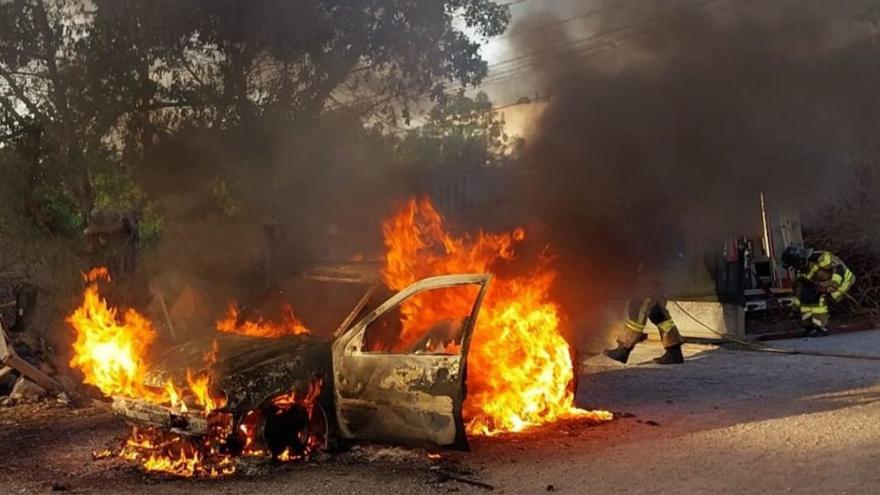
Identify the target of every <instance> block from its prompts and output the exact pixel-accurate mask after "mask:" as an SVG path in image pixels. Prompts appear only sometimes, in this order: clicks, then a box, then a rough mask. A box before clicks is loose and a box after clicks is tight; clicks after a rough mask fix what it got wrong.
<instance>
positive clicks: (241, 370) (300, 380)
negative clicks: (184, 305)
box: [147, 335, 333, 413]
mask: <svg viewBox="0 0 880 495" xmlns="http://www.w3.org/2000/svg"><path fill="white" fill-rule="evenodd" d="M215 340H216V341H217V344H218V349H219V353H218V356H217V362H216V363H215V365H214V370H213V373H214V376H215V377H216V383H217V386H218V387H219V389H220V390H219V391H222V392H223V393H224V394H225V395H226V400H227V404H226V407H224V409H225V410H228V411H230V412H234V413H243V412H246V411H249V410H251V409H255V408H257V407H259V406H260V405H261V404H262V403H263V402H264V401H265V400H266V399H268V398H270V397H274V396H276V395H278V394H280V393H284V392H288V391H291V390H302V391H303V392H305V391H307V390H308V388H309V385H310V384H311V381H312V378H313V377H314V376H316V375H321V376H323V377H324V386H323V389H322V394H321V397H322V399H321V401H322V402H323V400H324V399H325V398H326V399H327V400H328V402H327V403H328V404H329V403H332V393H331V392H330V391H331V390H332V387H333V383H332V376H331V371H332V366H331V350H330V345H331V344H330V342H327V341H324V340H320V339H316V338H312V337H309V336H290V337H284V338H279V339H265V338H259V337H245V336H239V335H221V336H217V337H216V338H213V339H206V340H201V341H193V342H188V343H186V344H181V345H179V346H175V347H173V348H171V349H169V350H168V351H167V353H166V354H165V356H164V358H163V359H160V360H159V361H158V362H157V364H156V365H155V366H153V367H152V371H151V373H150V375H149V376H148V377H147V384H148V385H152V386H155V387H162V386H164V384H165V382H166V381H167V380H168V379H169V378H171V379H173V380H174V382H175V383H186V370H187V369H191V370H199V369H201V368H203V367H204V366H205V364H204V355H205V353H206V352H208V351H210V349H211V346H212V344H213V342H214V341H215Z"/></svg>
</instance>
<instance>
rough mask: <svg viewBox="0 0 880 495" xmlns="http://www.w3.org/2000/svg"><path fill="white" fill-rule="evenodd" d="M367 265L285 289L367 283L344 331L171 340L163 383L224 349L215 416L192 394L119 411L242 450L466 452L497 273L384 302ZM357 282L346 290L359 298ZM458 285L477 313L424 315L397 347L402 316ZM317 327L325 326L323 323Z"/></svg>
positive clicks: (324, 272) (321, 269)
mask: <svg viewBox="0 0 880 495" xmlns="http://www.w3.org/2000/svg"><path fill="white" fill-rule="evenodd" d="M366 268H367V270H365V269H363V268H360V269H358V268H357V267H356V266H354V265H349V266H340V265H335V266H316V267H311V268H310V269H309V270H307V271H306V272H305V273H303V275H302V276H301V277H297V279H296V280H293V281H288V282H287V284H286V285H287V287H286V288H277V289H276V290H275V291H274V294H275V295H276V296H279V297H280V296H289V294H290V292H291V289H290V287H291V286H294V285H298V286H299V287H297V289H298V290H296V292H298V293H300V294H302V293H303V286H308V285H309V284H308V282H311V283H313V284H314V285H315V286H317V287H318V289H317V292H316V293H315V294H318V293H323V294H326V293H327V291H328V290H329V289H330V286H338V285H340V284H342V285H349V286H352V287H351V288H359V289H361V290H362V291H363V292H362V294H361V296H360V298H359V300H358V301H357V302H356V303H355V305H354V307H353V308H352V309H351V310H350V311H349V312H348V314H347V316H344V317H343V318H341V322H340V323H339V324H338V325H337V326H336V327H335V328H334V329H331V328H321V329H315V330H310V331H308V333H305V332H301V333H300V334H291V335H287V336H283V337H280V338H265V337H262V336H257V335H254V334H253V332H251V333H252V334H251V335H247V334H245V335H241V334H233V333H225V334H221V335H217V336H213V337H211V338H209V339H207V340H198V341H193V342H188V343H185V344H182V345H179V346H175V347H171V348H169V349H168V350H167V351H166V352H165V353H164V355H163V356H162V357H159V358H158V359H157V360H156V361H155V362H154V363H153V365H152V366H151V372H150V373H149V374H148V375H147V376H146V380H145V382H146V384H147V385H149V386H153V387H155V388H157V389H159V388H161V387H163V386H165V385H164V384H166V383H175V382H176V383H186V382H188V381H189V382H192V381H193V380H192V376H191V375H192V372H191V371H189V370H193V369H198V368H199V365H200V363H202V362H204V360H205V358H204V356H205V354H206V353H210V352H211V350H212V347H213V349H214V356H213V357H212V359H211V361H212V365H213V370H212V373H213V376H214V380H213V383H212V387H213V388H214V390H211V391H210V395H211V396H214V397H220V398H221V399H220V400H219V402H220V403H221V404H222V405H218V407H216V408H211V410H210V413H209V414H205V412H206V411H205V408H204V407H202V408H199V407H198V404H196V403H193V402H192V401H187V400H186V399H185V398H183V397H181V398H180V400H179V401H177V403H176V404H173V405H161V404H156V403H154V402H152V401H148V400H146V399H135V398H130V397H122V396H117V397H115V398H114V402H113V409H114V411H115V412H116V413H118V414H120V415H121V416H123V417H125V418H126V419H127V420H129V421H131V422H133V423H136V424H140V425H143V426H146V427H152V428H162V429H165V430H167V431H168V432H172V433H174V434H177V435H184V436H188V437H195V438H198V437H206V436H211V435H216V434H217V433H218V432H220V433H221V434H225V438H218V439H216V440H217V441H218V442H219V443H221V444H222V446H223V449H224V450H226V451H229V452H231V453H233V454H237V455H241V454H248V453H255V452H265V453H268V454H271V455H272V456H273V457H279V456H291V455H294V456H302V455H304V454H306V453H307V452H308V451H309V450H310V449H312V448H314V447H316V446H327V444H328V443H329V442H330V441H331V439H333V440H342V441H346V440H352V441H382V442H391V443H399V444H405V445H417V446H428V447H447V448H456V449H463V448H466V447H467V436H466V432H465V424H464V420H463V418H462V406H463V402H464V398H465V376H466V372H465V370H466V366H467V349H468V346H469V342H470V337H471V333H472V331H473V328H474V322H475V321H476V317H477V313H478V311H479V309H480V304H481V302H482V299H483V297H484V295H485V293H486V289H487V285H488V283H489V280H490V279H491V276H490V275H485V274H476V275H446V276H438V277H430V278H426V279H423V280H421V281H419V282H416V283H414V284H412V285H410V286H409V287H407V288H405V289H403V290H401V291H399V292H397V293H396V294H394V295H392V296H390V297H389V298H387V299H384V300H383V298H380V297H379V292H380V289H379V287H380V286H379V284H378V283H377V282H378V277H377V276H376V275H374V274H375V273H376V272H375V271H373V272H372V273H370V271H369V267H366ZM304 283H305V284H304ZM351 288H349V289H348V290H346V291H344V292H347V293H351V292H352V290H351ZM336 292H342V291H341V290H337V291H336ZM450 292H455V293H456V296H458V295H461V294H462V293H467V294H468V295H469V296H471V298H472V301H471V307H470V309H469V311H468V312H467V313H465V314H457V313H452V314H445V315H441V314H436V315H434V317H433V319H430V320H422V321H420V322H419V324H420V325H422V327H421V328H420V329H419V330H420V335H419V338H418V339H416V341H415V342H414V343H413V344H410V345H407V346H406V347H405V348H404V347H400V346H398V345H397V344H398V343H397V342H396V341H395V338H397V337H398V336H399V335H400V330H401V327H400V325H401V322H406V321H407V319H406V316H404V315H405V313H406V310H407V309H408V308H412V307H414V306H416V307H422V306H423V303H424V301H426V300H428V299H437V298H444V297H450V295H451V294H450ZM269 299H271V297H270V298H269ZM377 299H379V301H381V303H379V304H376V303H377V302H379V301H377ZM299 300H300V301H302V300H301V299H299ZM316 302H317V301H316ZM264 305H265V304H264ZM300 306H302V304H300ZM303 307H305V306H303ZM309 307H310V308H312V309H316V307H317V306H316V305H310V306H309ZM402 310H403V311H402ZM305 312H306V313H308V310H307V309H306V310H305ZM253 313H259V309H253V310H251V315H250V316H251V318H253ZM314 313H315V314H318V313H324V314H326V310H320V311H314ZM343 314H344V313H343ZM244 315H246V313H244V312H242V313H241V314H240V316H244ZM315 320H317V319H315ZM325 320H326V319H325ZM246 321H247V319H244V318H243V319H242V323H244V322H246ZM308 326H309V328H310V329H311V328H313V327H314V325H313V323H312V322H309V325H308ZM408 330H410V332H412V331H413V330H412V329H408ZM328 334H329V335H330V336H331V338H326V335H328ZM322 335H325V337H323V338H322ZM187 374H189V375H190V376H187ZM191 388H192V387H191ZM187 402H190V404H189V405H187Z"/></svg>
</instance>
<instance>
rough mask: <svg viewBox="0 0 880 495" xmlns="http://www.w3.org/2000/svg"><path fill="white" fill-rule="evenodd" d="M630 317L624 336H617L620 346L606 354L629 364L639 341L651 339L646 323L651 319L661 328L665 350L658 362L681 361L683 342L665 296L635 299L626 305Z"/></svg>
mask: <svg viewBox="0 0 880 495" xmlns="http://www.w3.org/2000/svg"><path fill="white" fill-rule="evenodd" d="M626 313H627V318H626V325H625V327H626V328H625V329H624V333H623V335H621V336H620V337H618V339H617V347H615V348H614V349H611V350H607V351H605V355H606V356H608V357H610V358H611V359H614V360H615V361H620V362H621V363H626V362H627V361H628V360H629V354H630V352H632V350H633V348H634V347H635V346H636V344H638V343H639V342H641V341H643V340H645V339H646V338H648V336H647V334H646V333H645V326H646V325H647V323H648V320H651V323H653V324H654V325H657V329H658V330H659V331H660V342H661V343H662V344H663V348H664V349H665V350H666V352H665V353H664V354H663V355H662V356H660V357H658V358H656V359H654V362H655V363H657V364H681V363H683V362H684V356H682V354H681V344H682V343H683V342H684V341H683V340H682V338H681V334H680V333H679V332H678V328H677V327H676V326H675V322H674V321H673V320H672V317H671V316H669V311H668V310H667V309H666V298H665V297H663V296H656V297H644V298H641V297H640V298H636V299H632V300H630V301H629V303H628V304H627V311H626Z"/></svg>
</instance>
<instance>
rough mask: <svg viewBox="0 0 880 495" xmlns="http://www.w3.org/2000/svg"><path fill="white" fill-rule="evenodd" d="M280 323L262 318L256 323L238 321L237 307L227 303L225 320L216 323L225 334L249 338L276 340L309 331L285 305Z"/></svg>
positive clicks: (238, 311)
mask: <svg viewBox="0 0 880 495" xmlns="http://www.w3.org/2000/svg"><path fill="white" fill-rule="evenodd" d="M281 313H282V314H281V322H280V323H275V322H272V321H267V320H265V319H263V318H262V317H260V318H258V319H257V320H256V321H249V320H246V321H239V317H240V314H241V312H240V310H239V308H238V305H237V304H235V303H234V302H233V303H229V309H228V310H227V313H226V318H224V319H222V320H220V321H218V322H217V325H216V326H217V330H218V331H220V332H225V333H236V334H239V335H248V336H251V337H263V338H267V339H277V338H280V337H284V336H287V335H302V334H307V333H309V329H308V328H306V326H305V325H303V323H302V322H301V321H300V320H299V318H297V317H296V315H295V314H293V308H292V307H290V304H287V303H285V304H284V305H283V306H282V308H281Z"/></svg>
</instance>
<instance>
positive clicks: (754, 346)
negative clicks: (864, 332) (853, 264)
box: [670, 294, 880, 361]
mask: <svg viewBox="0 0 880 495" xmlns="http://www.w3.org/2000/svg"><path fill="white" fill-rule="evenodd" d="M846 296H848V297H850V298H852V296H849V294H846ZM852 299H853V300H854V298H852ZM670 302H671V303H672V304H674V305H675V307H677V308H678V309H679V310H680V311H681V312H682V313H684V314H685V315H686V316H687V317H688V318H690V319H691V320H693V321H694V322H696V323H697V324H698V325H700V326H701V327H703V328H705V329H706V330H708V331H709V332H711V333H713V334H714V335H717V336H718V337H719V338H721V339H722V340H726V341H728V342H732V343H735V344H739V345H741V346H744V347H745V348H746V349H747V350H752V351H756V352H767V353H770V354H785V355H789V356H797V355H801V356H819V357H833V358H841V359H859V360H863V361H880V356H867V355H864V354H847V353H838V352H823V351H807V350H796V349H782V348H779V347H773V346H770V345H767V344H764V343H761V342H751V341H748V340H743V339H738V338H736V337H731V336H730V335H726V334H723V333H721V332H719V331H717V330H715V329H714V328H712V327H710V326H709V325H707V324H706V323H705V322H703V321H702V320H700V319H699V318H697V317H696V316H694V315H693V314H691V312H690V311H688V310H686V309H685V308H684V307H683V306H682V305H681V304H679V303H678V301H670ZM856 302H857V301H856Z"/></svg>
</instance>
